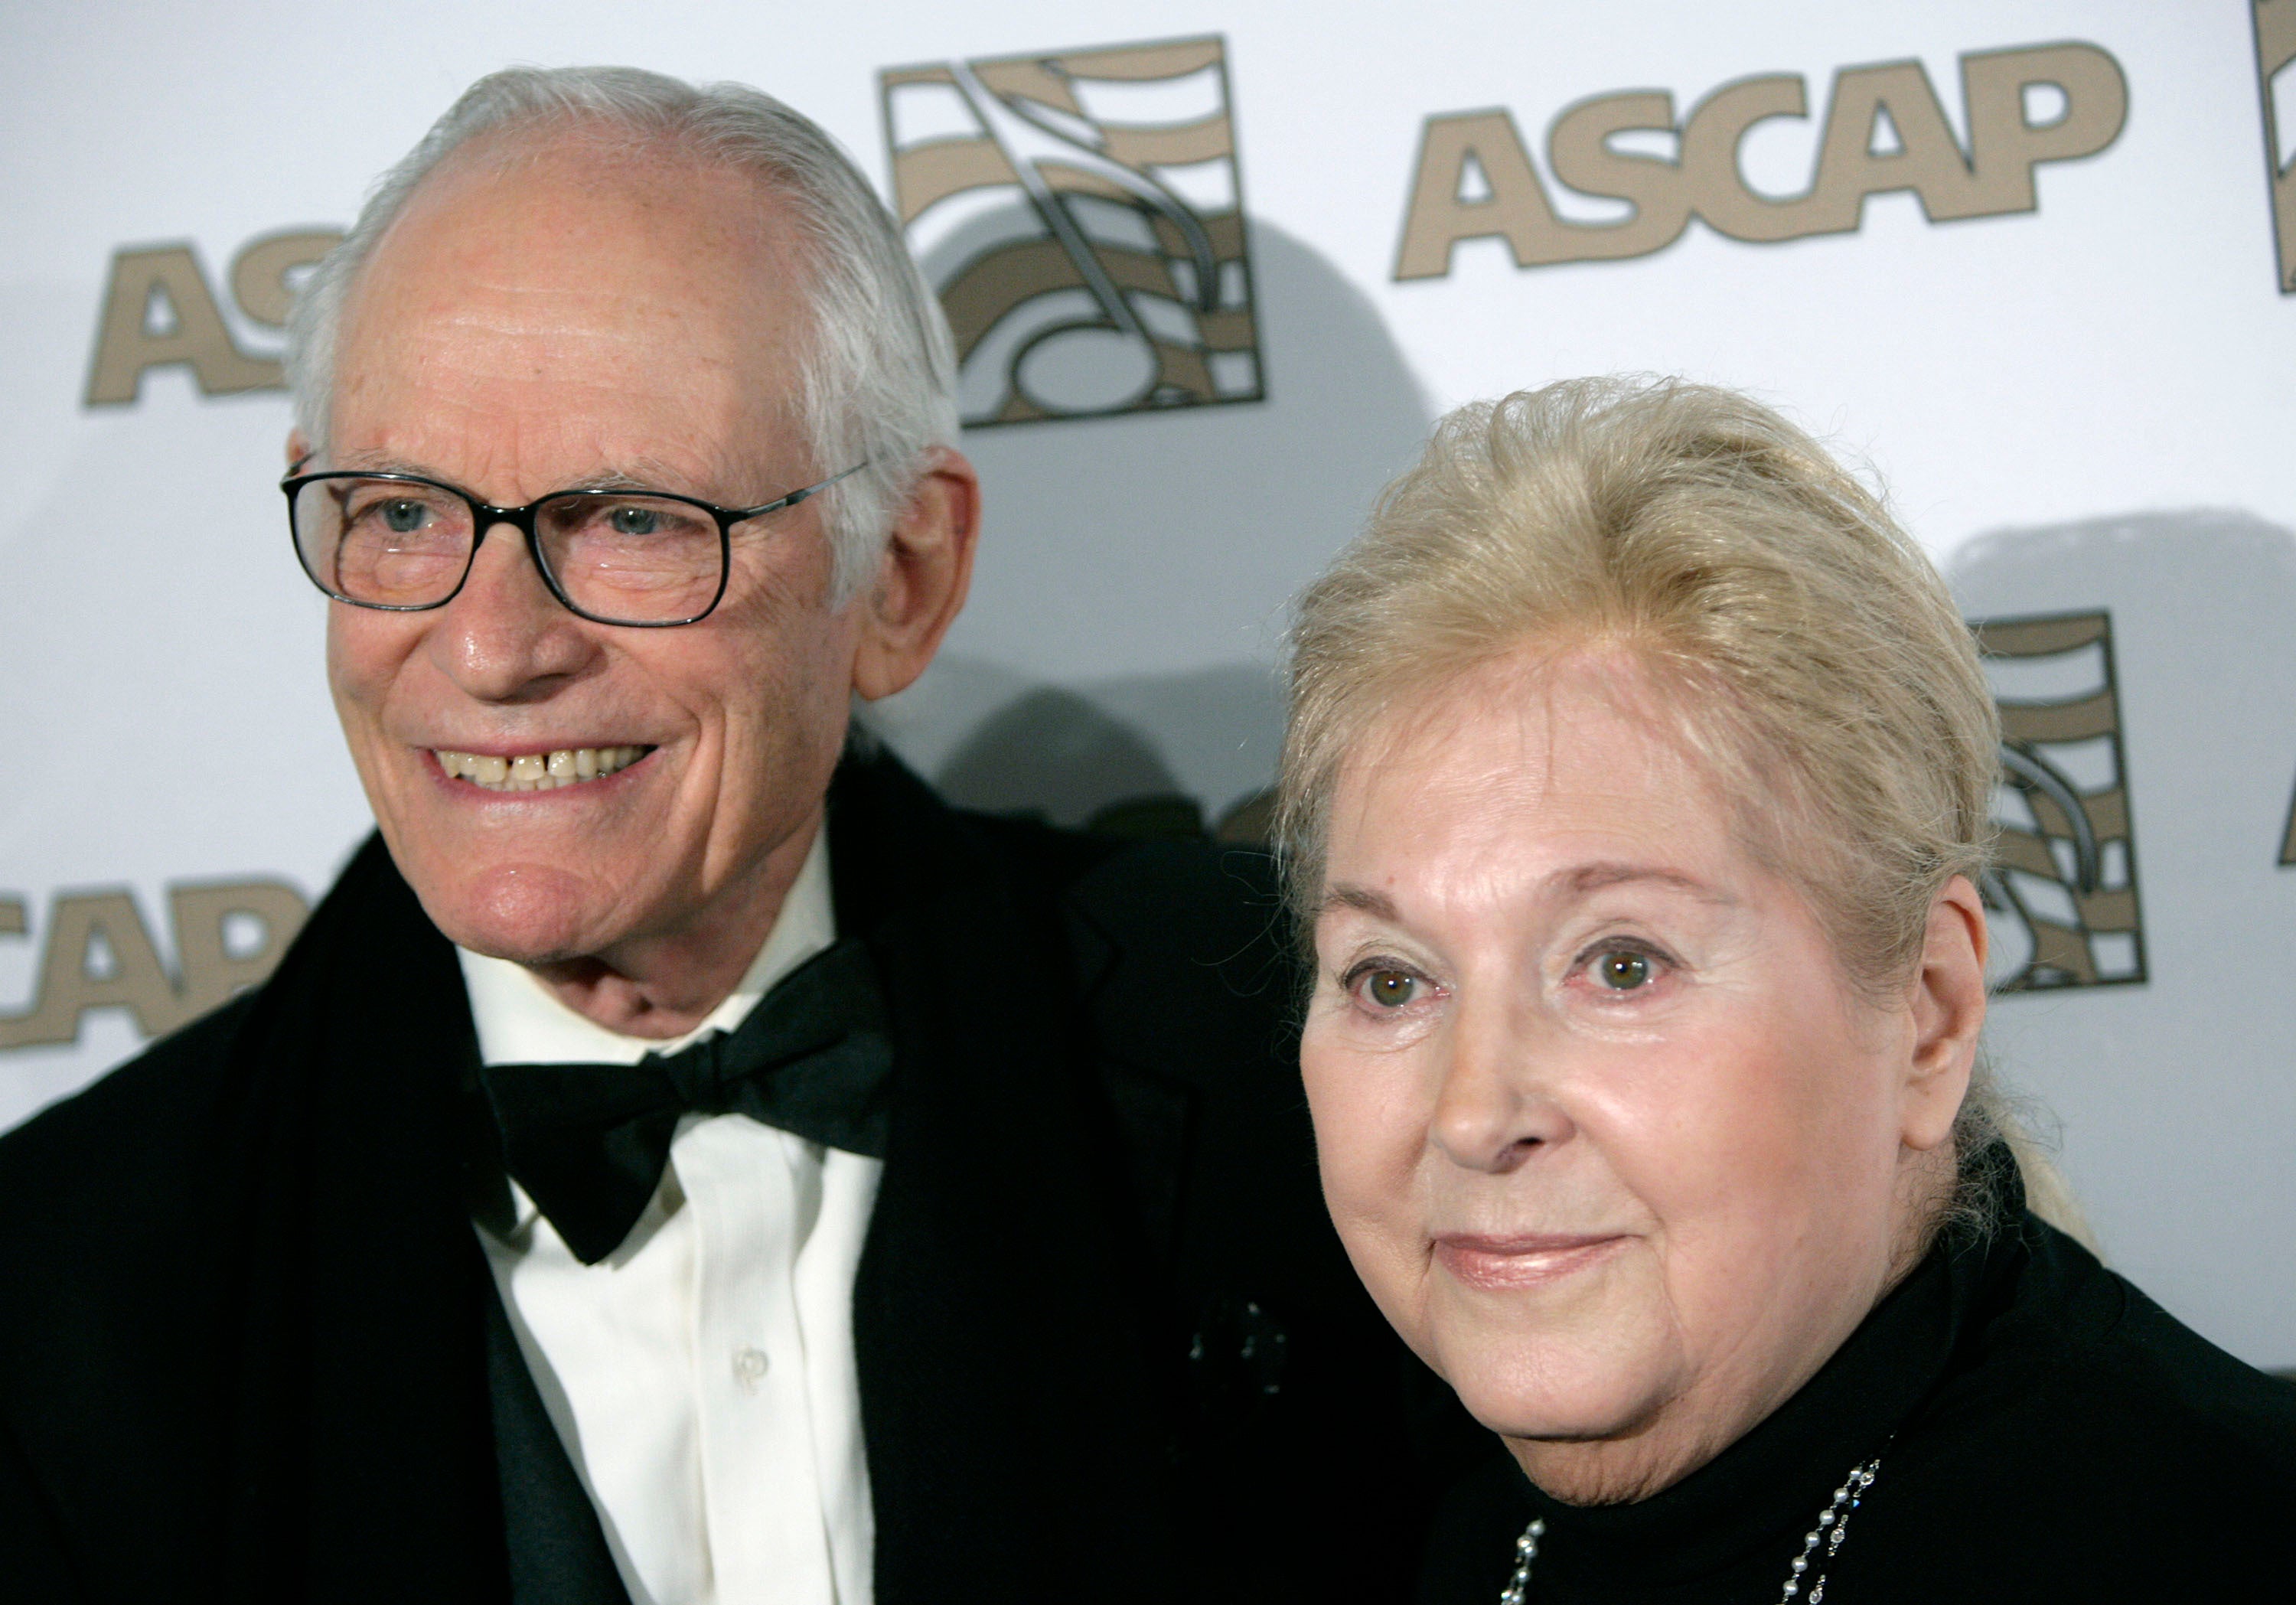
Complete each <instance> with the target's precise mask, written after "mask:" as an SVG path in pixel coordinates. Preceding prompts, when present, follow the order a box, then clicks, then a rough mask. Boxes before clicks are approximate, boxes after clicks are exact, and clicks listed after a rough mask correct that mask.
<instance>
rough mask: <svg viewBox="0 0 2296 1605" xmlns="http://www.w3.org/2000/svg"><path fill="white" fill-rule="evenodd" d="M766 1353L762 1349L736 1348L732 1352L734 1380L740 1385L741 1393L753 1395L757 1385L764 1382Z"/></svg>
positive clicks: (766, 1362)
mask: <svg viewBox="0 0 2296 1605" xmlns="http://www.w3.org/2000/svg"><path fill="white" fill-rule="evenodd" d="M768 1363H769V1362H768V1361H767V1359H766V1351H765V1350H764V1349H762V1348H737V1349H735V1350H734V1380H735V1381H737V1382H739V1383H741V1385H742V1392H743V1393H755V1392H757V1391H758V1383H760V1382H762V1381H764V1380H766V1367H767V1364H768Z"/></svg>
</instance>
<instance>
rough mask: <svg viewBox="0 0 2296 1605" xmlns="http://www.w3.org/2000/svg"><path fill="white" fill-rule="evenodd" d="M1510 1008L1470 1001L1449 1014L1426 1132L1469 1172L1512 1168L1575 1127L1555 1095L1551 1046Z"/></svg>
mask: <svg viewBox="0 0 2296 1605" xmlns="http://www.w3.org/2000/svg"><path fill="white" fill-rule="evenodd" d="M1512 1012H1513V1011H1506V1010H1503V1009H1499V1008H1496V1007H1484V1008H1480V1009H1478V1008H1476V1007H1475V1006H1474V1004H1473V1003H1472V1000H1468V1001H1467V1002H1466V1003H1464V1006H1463V1007H1461V1008H1460V1010H1459V1011H1458V1012H1457V1013H1456V1015H1455V1016H1454V1023H1453V1029H1452V1030H1451V1032H1450V1034H1449V1036H1450V1040H1449V1042H1448V1044H1447V1059H1446V1062H1445V1064H1444V1067H1443V1080H1442V1085H1441V1088H1440V1090H1439V1093H1437V1096H1436V1101H1435V1111H1434V1115H1433V1118H1431V1120H1430V1121H1429V1124H1428V1134H1427V1135H1428V1141H1429V1142H1431V1144H1433V1146H1434V1147H1435V1148H1436V1149H1438V1150H1439V1151H1441V1152H1442V1153H1443V1154H1444V1155H1445V1156H1446V1157H1447V1158H1448V1159H1450V1160H1451V1162H1452V1163H1453V1164H1456V1165H1459V1166H1463V1167H1465V1168H1467V1169H1470V1170H1480V1171H1488V1172H1492V1173H1499V1172H1505V1171H1508V1170H1512V1169H1513V1168H1514V1167H1517V1166H1518V1165H1521V1164H1522V1163H1523V1162H1524V1161H1526V1160H1527V1159H1529V1158H1530V1157H1531V1155H1532V1154H1534V1153H1535V1152H1537V1151H1538V1149H1540V1148H1541V1147H1544V1146H1546V1145H1548V1144H1552V1143H1556V1142H1563V1141H1566V1140H1567V1139H1568V1138H1569V1137H1570V1134H1571V1133H1572V1131H1573V1130H1574V1129H1575V1128H1574V1127H1573V1126H1572V1124H1571V1121H1570V1116H1569V1115H1568V1114H1566V1113H1565V1112H1564V1110H1563V1109H1562V1105H1561V1104H1560V1103H1558V1102H1556V1101H1555V1099H1554V1088H1553V1085H1552V1077H1551V1074H1550V1071H1551V1065H1550V1063H1549V1062H1548V1057H1549V1054H1550V1053H1551V1052H1552V1046H1553V1044H1546V1043H1542V1042H1541V1041H1540V1040H1539V1037H1540V1036H1541V1034H1540V1033H1539V1032H1538V1031H1537V1029H1536V1028H1535V1027H1534V1026H1533V1025H1531V1024H1530V1023H1529V1022H1526V1021H1524V1020H1521V1018H1520V1017H1519V1016H1517V1017H1514V1018H1510V1015H1511V1013H1512Z"/></svg>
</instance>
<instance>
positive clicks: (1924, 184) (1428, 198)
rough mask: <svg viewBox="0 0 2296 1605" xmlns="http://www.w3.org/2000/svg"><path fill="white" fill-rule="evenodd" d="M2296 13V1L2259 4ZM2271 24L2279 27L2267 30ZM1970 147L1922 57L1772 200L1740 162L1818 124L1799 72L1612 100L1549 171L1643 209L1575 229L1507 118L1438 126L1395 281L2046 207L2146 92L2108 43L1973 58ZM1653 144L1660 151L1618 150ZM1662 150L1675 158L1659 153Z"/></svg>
mask: <svg viewBox="0 0 2296 1605" xmlns="http://www.w3.org/2000/svg"><path fill="white" fill-rule="evenodd" d="M2258 4H2259V17H2260V16H2261V15H2262V11H2261V7H2263V6H2266V5H2275V6H2278V7H2280V8H2282V9H2284V10H2286V9H2290V8H2296V0H2258ZM2258 26H2259V29H2261V27H2262V26H2263V24H2262V23H2261V21H2259V25H2258ZM1961 85H1962V100H1963V103H1964V107H1965V109H1966V111H1967V115H1968V128H1969V144H1968V148H1967V149H1966V150H1964V148H1963V146H1962V144H1961V142H1960V141H1959V140H1958V139H1957V138H1956V136H1955V135H1954V131H1953V127H1952V125H1951V124H1950V123H1949V122H1948V120H1947V119H1946V114H1945V109H1944V107H1943V106H1942V105H1940V104H1939V101H1938V95H1937V91H1936V88H1935V87H1934V86H1932V85H1931V82H1930V76H1929V72H1928V70H1926V69H1924V68H1923V66H1922V64H1921V63H1920V62H1919V61H1883V62H1881V63H1878V64H1876V65H1873V66H1866V67H1845V68H1843V69H1842V70H1841V71H1840V72H1838V73H1836V74H1834V78H1833V99H1832V102H1831V103H1830V104H1829V105H1828V107H1827V109H1826V113H1825V126H1824V131H1823V133H1822V135H1820V138H1819V143H1818V152H1817V161H1816V171H1815V173H1814V174H1813V175H1812V176H1811V178H1810V181H1809V185H1808V189H1807V190H1805V191H1804V192H1802V193H1800V194H1799V195H1788V196H1773V195H1768V194H1765V193H1763V192H1760V191H1759V190H1758V189H1756V188H1755V187H1754V186H1753V185H1752V184H1750V183H1748V182H1747V178H1746V174H1745V171H1744V168H1743V166H1742V164H1741V161H1740V154H1741V150H1742V147H1743V145H1744V144H1745V143H1746V137H1747V135H1749V134H1750V133H1751V131H1752V130H1753V129H1754V128H1755V127H1757V126H1758V125H1759V124H1762V123H1765V122H1767V121H1769V120H1770V119H1773V118H1806V117H1808V114H1809V96H1808V86H1806V85H1805V84H1804V82H1803V81H1802V79H1801V78H1800V77H1799V76H1797V75H1795V74H1792V73H1778V74H1773V75H1770V76H1767V77H1763V78H1740V79H1738V80H1737V81H1736V82H1734V83H1729V84H1725V85H1723V86H1721V87H1720V88H1719V89H1717V90H1715V91H1714V92H1713V93H1712V94H1709V95H1708V96H1707V97H1706V98H1705V99H1704V100H1702V101H1701V102H1698V104H1697V105H1696V106H1694V107H1693V108H1692V109H1691V111H1690V113H1689V115H1688V116H1686V117H1685V118H1683V119H1680V121H1679V122H1678V123H1677V120H1676V118H1675V111H1674V97H1673V96H1672V95H1671V94H1667V93H1665V92H1664V91H1637V92H1634V93H1629V94H1605V95H1600V96H1597V97H1595V99H1592V100H1584V101H1580V102H1578V104H1576V105H1574V106H1570V107H1569V108H1567V109H1566V110H1565V111H1563V112H1562V115H1561V116H1559V117H1557V118H1556V119H1554V126H1553V127H1551V128H1549V129H1548V130H1547V135H1546V156H1547V165H1548V167H1549V168H1551V169H1552V170H1553V172H1554V176H1555V178H1556V180H1557V181H1558V182H1560V183H1562V184H1565V185H1567V186H1568V187H1569V188H1570V189H1571V190H1573V191H1576V192H1579V194H1582V195H1587V196H1594V197H1597V198H1599V199H1603V200H1607V201H1624V202H1625V203H1627V206H1628V210H1629V213H1630V215H1629V216H1628V217H1627V218H1625V219H1624V220H1623V221H1620V222H1616V223H1575V222H1568V221H1565V220H1564V219H1563V218H1562V217H1561V216H1559V215H1558V214H1557V213H1556V212H1555V209H1554V203H1553V201H1552V200H1551V199H1550V198H1549V196H1548V194H1547V191H1546V185H1545V184H1543V183H1542V182H1541V181H1540V178H1539V176H1538V171H1537V170H1536V169H1535V168H1533V167H1532V165H1531V160H1530V153H1529V149H1528V148H1527V147H1526V146H1525V145H1524V143H1523V139H1522V135H1521V132H1520V131H1519V130H1518V129H1517V127H1516V126H1515V122H1514V119H1513V117H1512V116H1511V115H1510V114H1508V113H1507V112H1505V111H1464V112H1457V113H1454V114H1452V115H1449V116H1444V117H1431V118H1429V119H1427V129H1426V134H1425V135H1424V137H1423V140H1422V142H1421V144H1420V149H1419V166H1418V169H1417V175H1416V176H1415V179H1414V181H1413V184H1412V187H1411V199H1410V202H1409V205H1408V206H1407V208H1406V211H1405V216H1404V221H1403V246H1402V250H1400V252H1399V253H1398V256H1397V258H1396V263H1395V276H1396V278H1397V279H1398V280H1404V279H1431V278H1440V277H1442V276H1443V275H1444V274H1447V273H1449V272H1450V271H1451V251H1452V248H1453V247H1454V246H1456V244H1458V243H1459V242H1461V241H1462V240H1478V239H1483V238H1487V237H1492V236H1496V237H1497V238H1499V239H1503V240H1505V241H1506V242H1507V244H1508V245H1509V247H1510V248H1512V250H1513V252H1514V260H1515V265H1516V266H1518V267H1543V266H1550V265H1552V264H1554V263H1558V262H1590V261H1603V260H1615V259H1617V258H1625V257H1641V256H1647V255H1649V254H1650V253H1651V252H1652V251H1655V250H1662V249H1664V248H1665V247H1667V246H1669V245H1671V244H1673V243H1674V242H1675V241H1676V240H1677V239H1679V238H1680V237H1681V235H1682V232H1683V230H1684V229H1685V228H1687V227H1688V226H1689V224H1690V219H1691V218H1692V217H1693V216H1695V217H1701V218H1703V219H1704V220H1705V222H1706V224H1707V225H1708V226H1709V227H1710V228H1712V229H1713V230H1714V231H1715V232H1716V233H1721V234H1726V235H1727V236H1728V237H1729V238H1731V239H1733V240H1746V241H1754V242H1775V241H1780V240H1798V239H1801V238H1803V237H1805V236H1807V235H1810V234H1835V233H1850V232H1852V231H1854V230H1855V229H1856V228H1857V226H1858V225H1859V222H1860V221H1861V219H1862V217H1863V213H1864V209H1865V204H1866V196H1868V195H1878V194H1884V193H1887V192H1890V191H1893V190H1910V191H1912V192H1914V193H1915V194H1916V195H1918V196H1919V197H1920V198H1921V203H1922V209H1923V212H1924V213H1925V214H1926V215H1927V216H1928V217H1929V220H1930V221H1931V222H1932V223H1943V222H1947V221H1948V220H1950V219H1955V218H1961V217H1996V216H1998V215H2000V214H2002V213H2004V212H2030V211H2033V210H2035V209H2037V208H2038V204H2039V203H2038V199H2037V198H2036V195H2035V192H2034V187H2033V169H2034V168H2036V167H2037V166H2038V165H2039V164H2040V163H2042V162H2045V161H2069V160H2072V159H2074V158H2075V157H2080V156H2093V155H2095V153H2096V152H2097V151H2102V150H2103V149H2104V148H2105V147H2106V146H2107V145H2109V144H2111V143H2112V142H2113V140H2114V139H2115V138H2116V137H2117V136H2118V135H2120V128H2121V124H2122V123H2123V122H2124V121H2125V120H2126V119H2127V117H2128V83H2127V80H2126V79H2125V78H2123V77H2122V76H2121V71H2120V63H2119V62H2117V61H2114V60H2113V59H2112V56H2111V55H2109V54H2107V53H2105V52H2104V51H2103V50H2101V49H2099V48H2098V47H2097V46H2096V45H2083V44H2062V45H2035V46H2031V47H2030V48H2025V49H2019V50H1993V51H1982V52H1978V53H1973V54H1970V55H1964V57H1962V58H1961ZM1620 135H1626V136H1628V137H1629V138H1635V137H1636V136H1639V137H1638V139H1637V140H1636V143H1639V144H1640V145H1641V146H1642V147H1643V148H1640V149H1629V148H1627V147H1626V146H1624V145H1617V144H1613V143H1612V141H1613V140H1614V139H1617V138H1618V137H1619V136H1620ZM1652 143H1655V144H1657V145H1659V146H1661V147H1669V148H1670V150H1671V153H1670V154H1667V155H1661V154H1656V153H1654V152H1653V151H1652V150H1651V149H1650V148H1649V146H1650V145H1651V144H1652Z"/></svg>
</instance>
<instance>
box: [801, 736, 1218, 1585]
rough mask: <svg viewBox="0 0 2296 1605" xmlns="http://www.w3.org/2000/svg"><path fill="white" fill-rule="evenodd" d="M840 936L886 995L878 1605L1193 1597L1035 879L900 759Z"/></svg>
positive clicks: (1072, 1023)
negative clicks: (1030, 902) (866, 952)
mask: <svg viewBox="0 0 2296 1605" xmlns="http://www.w3.org/2000/svg"><path fill="white" fill-rule="evenodd" d="M831 822H832V823H831V831H832V836H831V841H832V859H831V862H832V865H833V866H834V869H833V873H834V875H835V877H836V880H837V902H838V921H839V928H840V930H843V931H846V932H849V933H851V934H855V935H858V936H860V937H862V938H864V940H865V941H866V942H867V944H868V945H869V947H870V949H871V952H872V954H873V956H874V958H875V959H876V961H877V962H878V964H879V966H880V968H881V975H882V979H883V980H884V983H885V991H886V995H887V998H888V1000H889V1003H890V1008H891V1011H892V1016H893V1030H894V1040H895V1069H894V1081H893V1090H892V1117H891V1130H890V1138H889V1143H888V1148H887V1151H886V1157H885V1171H884V1176H883V1181H882V1183H881V1190H880V1191H879V1194H878V1199H877V1205H876V1209H875V1213H874V1215H873V1217H872V1220H871V1223H870V1229H869V1234H868V1239H867V1242H866V1245H865V1249H864V1252H863V1256H862V1261H861V1266H860V1272H859V1275H858V1278H857V1285H856V1288H855V1292H854V1345H855V1348H856V1351H857V1358H858V1363H859V1374H860V1379H861V1396H862V1420H863V1426H864V1431H865V1439H866V1442H867V1445H868V1454H869V1469H870V1478H871V1482H872V1485H873V1500H874V1504H875V1510H876V1516H877V1552H876V1554H877V1564H876V1593H877V1598H878V1599H879V1601H881V1602H882V1605H928V1602H930V1605H948V1602H949V1601H975V1600H978V1601H992V1600H993V1601H997V1602H998V1605H1010V1602H1011V1601H1023V1600H1054V1599H1063V1600H1064V1599H1076V1598H1087V1597H1089V1598H1092V1599H1095V1600H1103V1601H1119V1600H1142V1601H1148V1600H1153V1601H1171V1600H1174V1599H1179V1598H1184V1597H1186V1593H1187V1591H1186V1589H1185V1587H1184V1586H1182V1585H1181V1584H1180V1580H1179V1578H1178V1576H1177V1561H1176V1560H1175V1558H1174V1556H1173V1552H1172V1546H1171V1543H1170V1535H1169V1524H1168V1519H1167V1510H1168V1505H1167V1503H1166V1498H1165V1494H1164V1491H1163V1490H1162V1489H1161V1488H1160V1486H1158V1471H1159V1468H1160V1467H1161V1466H1162V1465H1163V1463H1164V1462H1165V1460H1166V1458H1167V1456H1166V1452H1165V1445H1163V1444H1162V1443H1161V1442H1160V1429H1159V1428H1158V1427H1157V1425H1156V1423H1155V1420H1154V1417H1153V1416H1152V1408H1153V1398H1152V1393H1153V1389H1152V1387H1151V1380H1150V1376H1149V1368H1148V1366H1147V1363H1146V1360H1145V1357H1144V1354H1143V1352H1142V1343H1141V1338H1140V1314H1139V1312H1138V1310H1137V1309H1136V1307H1135V1306H1134V1304H1133V1295H1132V1294H1131V1292H1130V1291H1129V1290H1130V1289H1131V1288H1132V1287H1133V1286H1134V1285H1136V1282H1137V1280H1138V1279H1137V1277H1136V1275H1135V1274H1134V1273H1133V1267H1132V1263H1131V1262H1133V1261H1134V1260H1136V1257H1137V1256H1139V1255H1140V1254H1141V1253H1142V1251H1143V1250H1142V1248H1141V1246H1140V1244H1139V1243H1138V1241H1136V1233H1134V1232H1129V1231H1128V1230H1127V1229H1126V1228H1124V1227H1123V1226H1121V1225H1120V1224H1119V1223H1120V1221H1121V1219H1122V1216H1121V1213H1120V1211H1119V1209H1118V1208H1116V1207H1115V1203H1114V1197H1113V1193H1112V1190H1111V1189H1112V1184H1113V1183H1114V1181H1115V1179H1116V1176H1117V1174H1118V1170H1119V1167H1120V1165H1121V1161H1120V1160H1119V1159H1117V1158H1116V1157H1115V1154H1114V1149H1115V1141H1114V1136H1113V1134H1112V1133H1107V1134H1104V1135H1103V1137H1102V1138H1101V1139H1100V1140H1095V1138H1094V1137H1093V1136H1092V1135H1091V1134H1095V1133H1100V1132H1102V1131H1103V1127H1104V1126H1106V1124H1107V1121H1106V1117H1105V1115H1104V1113H1103V1112H1102V1111H1101V1110H1099V1109H1098V1108H1097V1107H1096V1106H1095V1103H1094V1101H1093V1100H1092V1099H1091V1097H1090V1096H1089V1094H1088V1092H1087V1088H1085V1087H1084V1086H1083V1085H1079V1080H1078V1070H1077V1069H1076V1067H1077V1066H1078V1065H1079V1064H1080V1062H1082V1061H1083V1060H1084V1058H1085V1055H1084V1054H1082V1053H1081V1052H1079V1051H1078V1040H1079V1036H1080V1033H1081V1031H1082V1029H1083V1022H1082V1020H1081V1018H1080V1013H1079V1010H1078V1001H1077V990H1078V988H1077V981H1076V978H1075V977H1074V976H1073V974H1071V973H1070V957H1069V954H1068V951H1067V944H1066V943H1065V942H1064V941H1063V940H1062V937H1061V932H1062V923H1061V919H1060V916H1059V913H1058V911H1057V910H1055V909H1053V908H1050V907H1028V906H1022V905H1021V904H1020V903H1019V902H1017V901H1016V897H1025V896H1026V893H1025V892H1016V888H1024V887H1027V886H1029V885H1031V884H1036V883H1038V882H1039V881H1041V880H1042V879H1043V878H1042V877H1037V878H1035V879H1034V880H1032V879H1031V878H1030V877H1027V876H1021V875H1015V874H1013V873H1012V872H1011V866H1009V865H1006V864H1001V863H999V862H998V853H999V851H1000V848H1003V847H1005V845H1006V844H1003V843H1000V842H999V841H998V840H997V839H996V836H995V833H994V832H993V831H992V830H990V829H989V828H988V827H986V826H984V825H983V824H982V823H980V822H978V821H974V820H968V819H965V818H963V817H961V816H959V815H955V814H954V813H953V812H952V811H950V810H948V809H947V808H946V807H943V806H942V805H941V804H940V803H939V801H938V799H936V798H933V797H932V795H931V793H930V792H929V791H927V790H925V789H924V787H923V786H922V784H921V783H920V782H917V781H916V780H915V779H914V777H913V776H911V775H909V774H907V773H906V771H905V770H902V769H900V768H899V767H898V765H895V764H893V763H892V762H891V760H890V759H883V758H879V759H873V760H871V759H857V760H849V762H848V763H847V764H846V766H845V767H844V769H843V770H842V771H841V772H840V776H839V780H838V783H837V786H836V788H835V790H833V791H832V798H831Z"/></svg>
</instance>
